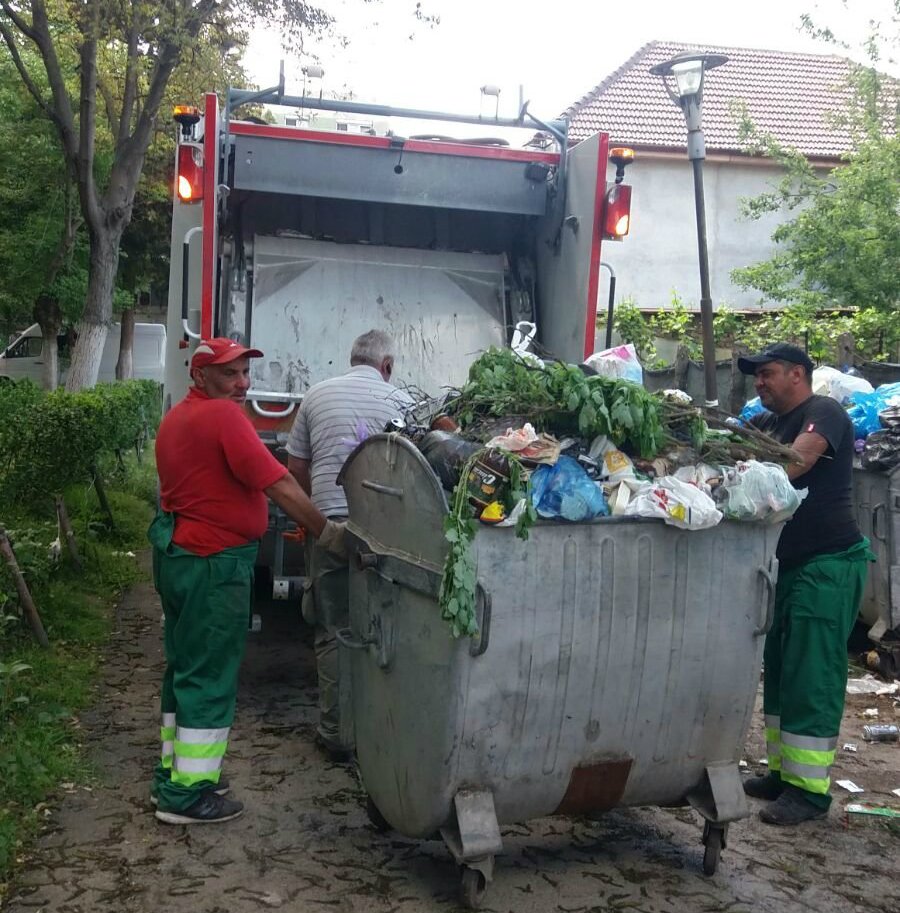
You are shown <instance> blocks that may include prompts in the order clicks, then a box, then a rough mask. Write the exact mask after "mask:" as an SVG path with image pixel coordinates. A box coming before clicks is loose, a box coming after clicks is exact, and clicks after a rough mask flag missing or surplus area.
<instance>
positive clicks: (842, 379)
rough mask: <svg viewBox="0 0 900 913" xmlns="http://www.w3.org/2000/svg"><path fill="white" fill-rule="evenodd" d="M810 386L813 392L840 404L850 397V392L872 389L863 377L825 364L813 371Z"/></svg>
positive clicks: (864, 391)
mask: <svg viewBox="0 0 900 913" xmlns="http://www.w3.org/2000/svg"><path fill="white" fill-rule="evenodd" d="M812 388H813V393H818V394H820V395H821V396H830V397H831V398H832V399H836V400H837V401H838V402H839V403H842V404H843V403H845V402H847V400H848V399H850V394H851V393H871V392H872V391H873V389H874V388H873V387H872V385H871V384H870V383H869V382H868V381H867V380H866V379H865V378H864V377H855V376H854V375H853V374H844V372H843V371H838V369H837V368H829V367H828V366H827V365H823V366H822V367H820V368H816V369H815V371H813V376H812Z"/></svg>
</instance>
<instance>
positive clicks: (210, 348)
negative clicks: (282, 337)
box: [191, 336, 263, 368]
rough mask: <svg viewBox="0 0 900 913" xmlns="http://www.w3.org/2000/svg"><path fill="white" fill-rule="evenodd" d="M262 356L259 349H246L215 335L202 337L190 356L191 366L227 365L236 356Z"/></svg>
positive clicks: (237, 343) (231, 340) (230, 340)
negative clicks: (206, 337) (209, 337)
mask: <svg viewBox="0 0 900 913" xmlns="http://www.w3.org/2000/svg"><path fill="white" fill-rule="evenodd" d="M244 356H247V357H248V358H262V357H263V353H262V352H260V351H259V349H248V348H247V347H246V346H242V345H241V344H240V343H239V342H235V341H234V340H233V339H225V337H223V336H216V337H215V338H213V339H202V340H201V341H200V345H198V346H197V348H196V349H195V350H194V354H193V356H192V357H191V368H205V367H206V366H207V365H227V364H228V362H230V361H234V360H235V359H236V358H243V357H244Z"/></svg>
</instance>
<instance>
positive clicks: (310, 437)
mask: <svg viewBox="0 0 900 913" xmlns="http://www.w3.org/2000/svg"><path fill="white" fill-rule="evenodd" d="M393 370H394V344H393V340H392V339H391V338H390V336H388V334H387V333H384V332H382V331H381V330H369V331H368V332H367V333H363V334H362V336H359V337H358V338H357V339H356V340H355V341H354V343H353V347H352V349H351V352H350V370H349V371H348V372H347V373H346V374H342V375H340V376H339V377H332V378H329V379H328V380H324V381H322V382H321V383H318V384H315V385H314V386H313V387H311V388H310V389H309V391H308V392H307V394H306V396H305V397H304V398H303V403H302V404H301V406H300V410H299V411H298V413H297V418H296V420H295V421H294V427H293V429H292V431H291V435H290V437H289V439H288V443H287V451H288V469H289V470H290V471H291V473H293V475H294V477H295V478H296V479H297V481H298V482H299V483H300V485H301V487H302V488H303V490H304V491H306V492H307V494H309V495H310V497H311V498H312V501H313V503H314V504H315V505H316V507H317V508H318V509H319V510H320V511H321V512H322V513H323V514H324V515H325V516H326V517H327V518H329V519H332V520H335V521H338V522H340V521H343V520H345V519H346V518H347V498H346V496H345V495H344V490H343V488H341V487H340V486H339V485H338V484H337V477H338V473H339V472H340V471H341V468H342V467H343V465H344V463H345V462H346V460H347V457H348V456H349V455H350V453H351V452H352V450H353V448H354V446H355V444H356V442H358V441H360V440H362V439H364V438H365V437H367V436H368V435H370V434H376V433H378V432H380V431H383V430H384V428H385V426H386V425H387V424H388V423H389V422H390V421H391V420H392V419H396V418H400V417H402V416H403V414H404V413H405V412H406V410H407V409H408V408H409V407H410V406H411V405H412V399H411V397H410V396H409V395H408V394H407V393H406V392H405V391H403V390H400V389H398V388H397V387H395V386H393V385H392V384H391V383H390V379H391V375H392V373H393ZM306 562H307V567H306V573H307V583H306V587H305V590H304V594H303V615H304V618H306V619H307V620H308V621H310V622H314V623H315V627H316V636H315V650H316V669H317V674H318V680H319V723H318V726H317V729H316V742H317V744H318V745H319V746H320V747H321V748H322V749H323V750H324V751H325V753H326V755H327V756H328V757H329V758H330V759H331V760H333V761H346V760H349V759H350V757H351V756H352V753H353V747H354V746H353V742H352V740H351V739H350V738H349V735H348V734H349V732H350V731H351V727H350V726H347V725H346V722H347V721H345V726H344V733H343V734H342V727H341V719H340V701H339V689H340V688H341V687H343V688H345V689H346V688H348V687H349V682H344V683H340V682H339V675H338V655H337V642H336V639H335V635H334V632H335V630H336V629H337V628H340V627H344V626H346V625H347V623H348V620H349V619H348V614H349V602H348V599H349V597H348V580H347V566H346V564H345V563H343V562H342V561H341V560H340V559H337V558H335V557H334V556H333V555H331V554H329V553H328V552H327V551H325V550H324V549H321V548H319V547H318V546H317V544H316V543H315V541H308V544H307V550H306ZM344 705H345V706H349V704H348V703H347V702H346V701H345V704H344Z"/></svg>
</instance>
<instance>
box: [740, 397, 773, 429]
mask: <svg viewBox="0 0 900 913" xmlns="http://www.w3.org/2000/svg"><path fill="white" fill-rule="evenodd" d="M768 411H769V410H768V409H766V407H765V406H764V405H763V404H762V402H760V399H759V397H758V396H754V397H753V399H749V400H747V402H746V403H744V408H743V409H741V412H740V414H739V415H738V421H739V422H740V423H741V424H742V425H749V424H750V419H751V418H753V417H754V416H756V415H762V414H763V413H764V412H768Z"/></svg>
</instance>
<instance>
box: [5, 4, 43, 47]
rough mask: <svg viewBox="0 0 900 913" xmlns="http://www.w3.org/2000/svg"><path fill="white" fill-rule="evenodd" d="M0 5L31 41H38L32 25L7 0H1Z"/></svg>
mask: <svg viewBox="0 0 900 913" xmlns="http://www.w3.org/2000/svg"><path fill="white" fill-rule="evenodd" d="M0 7H2V8H3V12H4V13H6V15H7V16H9V18H10V19H11V20H12V24H13V25H14V26H15V27H16V28H17V29H18V30H19V31H20V32H21V33H22V34H23V35H24V36H25V37H26V38H28V39H30V40H31V41H35V42H36V41H37V39H36V38H35V33H34V31H33V29H32V27H31V26H30V25H29V24H28V23H27V22H26V21H25V20H24V19H23V18H22V17H21V16H20V15H19V14H18V13H17V12H16V11H15V10H14V9H13V8H12V7H11V6H10V5H9V3H7V2H6V0H0Z"/></svg>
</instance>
